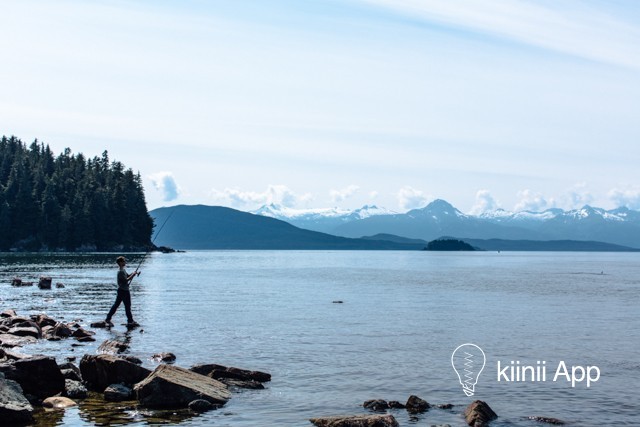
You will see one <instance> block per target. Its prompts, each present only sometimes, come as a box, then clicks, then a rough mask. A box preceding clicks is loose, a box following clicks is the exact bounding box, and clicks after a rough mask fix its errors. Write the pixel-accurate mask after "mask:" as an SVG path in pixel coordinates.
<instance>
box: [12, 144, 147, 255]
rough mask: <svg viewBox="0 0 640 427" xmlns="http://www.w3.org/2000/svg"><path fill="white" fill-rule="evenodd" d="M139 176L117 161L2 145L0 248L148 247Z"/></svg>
mask: <svg viewBox="0 0 640 427" xmlns="http://www.w3.org/2000/svg"><path fill="white" fill-rule="evenodd" d="M152 230H153V220H152V219H151V217H150V216H149V214H148V212H147V206H146V202H145V197H144V189H143V187H142V179H141V177H140V174H135V173H134V172H133V171H132V170H131V169H126V168H125V166H124V165H123V164H122V163H120V162H117V161H110V160H109V156H108V153H107V152H106V151H105V152H104V153H103V154H102V157H94V158H92V159H86V158H85V157H84V156H83V155H82V154H81V153H78V154H72V153H71V150H70V149H68V148H67V149H66V150H65V151H64V153H62V154H59V155H57V156H54V154H53V153H52V152H51V150H50V148H49V146H48V145H44V144H42V143H39V142H38V141H37V140H36V141H34V142H33V143H32V144H31V145H29V146H28V147H27V145H26V144H24V143H23V142H22V141H20V140H19V139H18V138H16V137H10V138H7V137H4V136H3V137H2V140H1V141H0V250H9V249H12V248H15V249H18V250H51V251H53V250H69V251H73V250H89V251H92V250H101V251H110V250H127V249H129V250H131V249H145V248H147V247H149V245H150V244H151V241H150V240H151V232H152Z"/></svg>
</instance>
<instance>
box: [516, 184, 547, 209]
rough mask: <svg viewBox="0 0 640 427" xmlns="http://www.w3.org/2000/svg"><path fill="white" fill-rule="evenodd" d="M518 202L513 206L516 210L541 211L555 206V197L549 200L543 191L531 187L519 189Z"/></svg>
mask: <svg viewBox="0 0 640 427" xmlns="http://www.w3.org/2000/svg"><path fill="white" fill-rule="evenodd" d="M518 199H519V201H518V203H516V205H515V207H514V208H513V209H514V211H516V212H521V211H531V212H541V211H544V210H545V209H549V208H552V207H554V206H555V201H554V200H553V198H551V199H549V200H547V199H546V198H545V197H544V196H543V195H542V194H541V193H536V192H533V191H531V190H529V189H526V190H521V191H518Z"/></svg>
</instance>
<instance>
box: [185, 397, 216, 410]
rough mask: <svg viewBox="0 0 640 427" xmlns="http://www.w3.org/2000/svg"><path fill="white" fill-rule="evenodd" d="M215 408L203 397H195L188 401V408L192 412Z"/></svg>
mask: <svg viewBox="0 0 640 427" xmlns="http://www.w3.org/2000/svg"><path fill="white" fill-rule="evenodd" d="M214 408H216V406H214V405H213V404H212V403H211V402H209V401H208V400H204V399H196V400H194V401H192V402H189V409H191V410H192V411H194V412H207V411H210V410H212V409H214Z"/></svg>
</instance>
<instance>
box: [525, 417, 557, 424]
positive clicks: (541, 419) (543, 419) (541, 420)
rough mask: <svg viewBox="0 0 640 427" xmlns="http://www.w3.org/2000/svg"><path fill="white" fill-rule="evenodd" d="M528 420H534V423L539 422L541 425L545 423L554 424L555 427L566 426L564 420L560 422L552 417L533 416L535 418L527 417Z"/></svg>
mask: <svg viewBox="0 0 640 427" xmlns="http://www.w3.org/2000/svg"><path fill="white" fill-rule="evenodd" d="M527 419H528V420H532V421H538V422H539V423H545V424H553V425H564V424H566V423H565V422H564V421H562V420H559V419H557V418H550V417H538V416H533V417H527Z"/></svg>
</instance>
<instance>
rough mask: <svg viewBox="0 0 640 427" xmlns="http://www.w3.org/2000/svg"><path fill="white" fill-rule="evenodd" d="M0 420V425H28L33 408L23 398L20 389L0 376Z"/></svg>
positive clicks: (18, 385) (13, 382) (31, 417)
mask: <svg viewBox="0 0 640 427" xmlns="http://www.w3.org/2000/svg"><path fill="white" fill-rule="evenodd" d="M0 420H2V421H1V423H2V425H11V424H16V425H18V424H29V423H31V422H32V421H33V407H32V406H31V404H30V403H29V401H28V400H27V398H26V397H25V396H24V394H23V392H22V387H20V384H18V383H17V382H15V381H12V380H8V379H5V378H4V375H2V374H0Z"/></svg>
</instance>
